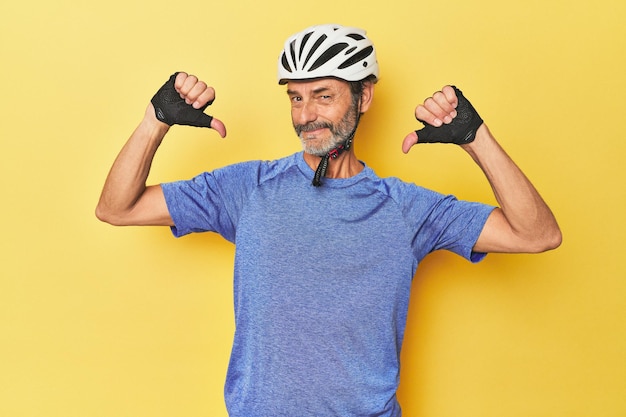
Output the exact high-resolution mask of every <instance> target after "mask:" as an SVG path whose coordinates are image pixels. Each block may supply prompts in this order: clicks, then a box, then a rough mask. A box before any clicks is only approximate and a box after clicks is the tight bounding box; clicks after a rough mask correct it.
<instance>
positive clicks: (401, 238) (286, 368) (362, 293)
mask: <svg viewBox="0 0 626 417" xmlns="http://www.w3.org/2000/svg"><path fill="white" fill-rule="evenodd" d="M313 175H314V172H313V170H312V169H311V168H310V167H309V166H308V165H307V164H306V162H305V161H304V158H303V154H302V152H299V153H296V154H293V155H291V156H288V157H285V158H282V159H279V160H276V161H253V162H244V163H239V164H235V165H231V166H227V167H224V168H220V169H217V170H215V171H213V172H210V173H203V174H200V175H198V176H197V177H195V178H193V179H191V180H189V181H178V182H173V183H165V184H162V187H163V192H164V194H165V199H166V201H167V206H168V209H169V212H170V214H171V216H172V218H173V220H174V224H175V226H174V227H172V231H173V233H174V235H175V236H177V237H178V236H183V235H185V234H188V233H192V232H204V231H213V232H217V233H219V234H220V235H222V236H223V237H224V238H226V239H227V240H229V241H231V242H233V243H235V245H236V253H235V266H234V302H235V325H236V330H235V336H234V341H233V347H232V353H231V359H230V363H229V368H228V373H227V377H226V383H225V390H224V391H225V401H226V406H227V409H228V412H229V415H230V416H232V417H257V416H258V417H279V416H289V417H294V416H298V417H307V416H311V417H320V416H346V417H347V416H389V417H392V416H393V417H398V416H400V415H401V411H400V406H399V405H398V402H397V400H396V390H397V387H398V382H399V358H400V348H401V345H402V339H403V336H404V329H405V324H406V316H407V309H408V303H409V293H410V289H411V281H412V279H413V276H414V274H415V271H416V269H417V265H418V263H419V262H420V261H421V260H422V259H423V258H424V257H425V256H426V255H427V254H428V253H430V252H432V251H435V250H438V249H446V250H450V251H452V252H455V253H457V254H459V255H461V256H463V257H465V258H467V259H469V260H470V261H472V262H478V261H479V260H481V259H482V258H483V257H484V256H485V254H481V253H475V252H472V247H473V246H474V244H475V242H476V240H477V239H478V236H479V234H480V232H481V230H482V228H483V226H484V224H485V221H486V219H487V217H488V216H489V214H490V212H491V211H492V210H493V207H491V206H487V205H484V204H479V203H471V202H464V201H459V200H457V199H456V198H454V197H453V196H446V195H442V194H439V193H436V192H433V191H430V190H427V189H424V188H422V187H419V186H416V185H415V184H409V183H405V182H402V181H401V180H399V179H397V178H379V177H378V176H377V175H376V174H375V173H374V171H372V170H371V169H370V168H369V167H367V166H365V167H364V169H363V171H361V172H360V173H359V174H358V175H356V176H353V177H351V178H346V179H330V178H324V179H323V185H322V186H321V187H314V186H312V185H311V181H312V179H313Z"/></svg>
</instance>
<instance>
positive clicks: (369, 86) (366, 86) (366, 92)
mask: <svg viewBox="0 0 626 417" xmlns="http://www.w3.org/2000/svg"><path fill="white" fill-rule="evenodd" d="M373 98H374V83H373V82H371V81H364V82H363V91H362V93H361V113H365V112H366V111H367V110H368V109H369V108H370V105H371V104H372V99H373Z"/></svg>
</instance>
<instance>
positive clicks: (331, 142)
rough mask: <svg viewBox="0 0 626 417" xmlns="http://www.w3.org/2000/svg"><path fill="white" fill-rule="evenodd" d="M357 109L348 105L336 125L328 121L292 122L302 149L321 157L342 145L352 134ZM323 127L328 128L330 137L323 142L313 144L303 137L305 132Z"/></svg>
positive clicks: (354, 127) (355, 122)
mask: <svg viewBox="0 0 626 417" xmlns="http://www.w3.org/2000/svg"><path fill="white" fill-rule="evenodd" d="M357 111H358V110H357V107H356V106H352V107H350V109H348V111H347V112H346V114H344V116H343V117H342V118H341V120H340V121H339V123H337V124H336V125H334V124H332V123H328V122H311V123H307V124H305V125H297V124H295V123H294V125H293V127H294V129H295V131H296V134H297V135H298V137H299V138H300V142H302V149H303V150H304V152H306V153H308V154H311V155H315V156H319V157H323V156H324V155H326V154H328V152H330V151H332V150H333V149H336V148H338V147H339V146H341V145H343V144H344V143H345V142H346V141H347V140H348V139H350V137H351V136H353V135H354V131H355V130H356V126H357V117H356V116H357ZM324 128H327V129H329V130H330V133H331V136H330V138H328V139H325V140H324V141H323V142H321V143H318V144H316V145H313V144H312V143H311V142H312V141H311V140H307V139H305V136H306V132H310V131H312V130H316V129H324ZM315 141H317V140H315Z"/></svg>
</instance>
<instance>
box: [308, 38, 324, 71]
mask: <svg viewBox="0 0 626 417" xmlns="http://www.w3.org/2000/svg"><path fill="white" fill-rule="evenodd" d="M326 38H328V36H326V35H322V36H320V37H319V38H318V39H317V40H316V41H315V43H314V44H313V46H312V47H311V50H310V51H309V53H308V55H307V56H306V59H305V60H304V63H303V64H302V68H304V67H306V64H307V63H308V62H309V59H311V56H312V55H313V54H314V53H315V51H317V48H319V47H320V45H321V44H322V43H324V41H325V40H326Z"/></svg>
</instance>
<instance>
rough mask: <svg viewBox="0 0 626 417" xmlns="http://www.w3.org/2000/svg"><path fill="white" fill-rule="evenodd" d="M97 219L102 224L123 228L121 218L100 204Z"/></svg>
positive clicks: (96, 212)
mask: <svg viewBox="0 0 626 417" xmlns="http://www.w3.org/2000/svg"><path fill="white" fill-rule="evenodd" d="M95 214H96V218H97V219H98V220H100V221H101V222H104V223H108V224H110V225H113V226H123V225H124V223H123V222H122V221H121V219H122V218H121V217H120V216H117V215H116V214H115V213H114V212H113V211H112V210H109V209H107V208H106V207H105V206H104V205H103V204H101V203H98V205H97V206H96V211H95Z"/></svg>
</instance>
